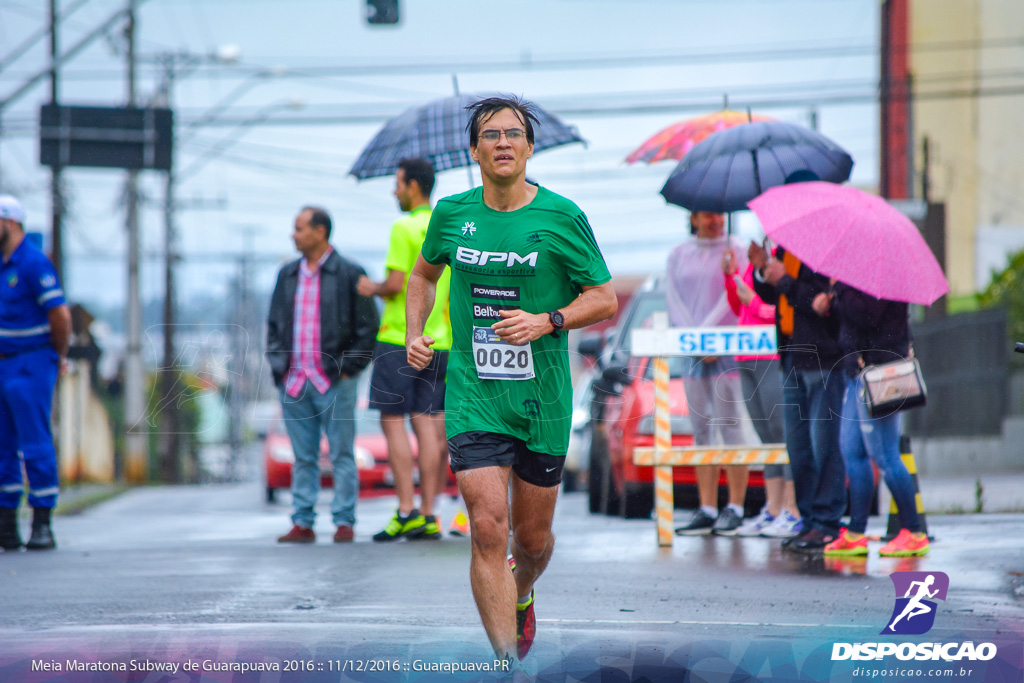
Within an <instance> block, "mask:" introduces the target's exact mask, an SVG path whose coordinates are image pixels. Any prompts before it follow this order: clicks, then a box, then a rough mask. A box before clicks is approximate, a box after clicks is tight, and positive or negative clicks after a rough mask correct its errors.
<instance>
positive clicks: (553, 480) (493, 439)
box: [448, 431, 565, 488]
mask: <svg viewBox="0 0 1024 683" xmlns="http://www.w3.org/2000/svg"><path fill="white" fill-rule="evenodd" d="M448 454H449V457H450V458H451V466H452V472H461V471H463V470H473V469H477V468H479V467H494V466H507V465H511V466H512V471H513V472H515V473H516V474H517V475H518V476H519V478H520V479H522V480H523V481H525V482H526V483H528V484H533V485H534V486H543V487H544V488H551V487H553V486H558V485H559V484H560V483H562V468H563V467H564V466H565V457H564V456H558V455H550V454H548V453H538V452H537V451H531V450H530V449H529V448H527V447H526V442H525V441H523V440H522V439H517V438H516V437H514V436H509V435H507V434H495V433H494V432H480V431H473V432H463V433H462V434H456V435H455V436H453V437H452V438H450V439H448Z"/></svg>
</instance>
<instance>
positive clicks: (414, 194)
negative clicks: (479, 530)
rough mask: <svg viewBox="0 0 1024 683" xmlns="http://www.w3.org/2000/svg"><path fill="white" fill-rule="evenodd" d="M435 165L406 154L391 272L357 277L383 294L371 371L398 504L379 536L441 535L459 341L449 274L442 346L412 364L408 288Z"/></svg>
mask: <svg viewBox="0 0 1024 683" xmlns="http://www.w3.org/2000/svg"><path fill="white" fill-rule="evenodd" d="M433 189H434V167H433V166H431V164H430V162H429V161H427V160H426V159H402V160H401V161H400V162H399V163H398V171H397V172H396V173H395V197H396V198H397V199H398V205H399V207H400V208H401V209H402V211H405V212H408V215H406V216H402V217H401V218H399V219H398V220H396V221H395V223H394V225H392V227H391V239H390V242H389V244H388V254H387V258H386V263H385V264H384V267H385V268H386V269H387V273H388V274H387V278H386V279H385V280H384V282H380V283H376V282H373V281H371V280H370V278H368V277H365V276H364V277H362V278H360V280H359V283H358V284H357V289H358V290H359V293H360V294H362V295H363V296H379V297H382V298H383V299H384V314H383V315H382V316H381V325H380V332H379V333H378V334H377V349H376V351H375V352H374V354H373V375H372V376H371V378H370V407H371V408H374V409H376V410H379V411H380V422H381V428H382V430H383V431H384V437H385V439H387V442H388V461H389V462H390V464H391V471H392V473H393V474H394V477H395V492H396V493H397V494H398V510H397V511H396V512H395V516H394V518H392V520H391V521H390V522H388V525H387V526H386V527H385V528H384V530H383V531H381V532H379V533H377V534H376V535H374V537H373V540H375V541H394V540H397V539H399V538H403V537H404V538H408V539H430V540H437V539H440V538H441V529H440V526H439V525H438V522H437V518H436V516H435V515H434V498H435V497H436V494H437V492H438V489H439V487H440V486H441V485H442V484H441V482H442V481H443V479H442V477H443V474H442V472H444V471H446V470H445V469H444V468H445V466H446V465H447V462H443V461H442V458H441V452H442V446H443V443H444V442H443V441H442V437H441V430H442V429H443V426H444V377H445V372H446V368H447V365H448V350H449V349H450V348H451V346H452V332H451V323H450V322H449V320H448V281H449V278H448V277H444V278H442V279H441V280H439V281H438V286H437V305H436V306H434V310H433V312H432V313H431V315H430V317H429V318H428V319H427V322H426V328H425V331H426V333H427V334H429V335H431V337H432V338H433V339H434V340H435V341H436V348H437V349H438V353H437V354H436V356H435V357H434V359H433V361H432V362H431V363H430V365H429V366H428V367H425V368H423V369H421V370H415V369H413V368H411V367H409V364H408V363H407V362H406V354H405V289H406V283H407V282H408V278H409V273H411V272H412V268H413V265H414V264H415V263H416V258H417V256H418V255H419V253H420V246H421V245H422V244H423V238H424V236H425V235H426V234H427V225H428V224H429V222H430V193H431V191H432V190H433ZM406 415H408V416H409V421H410V422H412V428H413V431H414V432H415V433H416V443H417V448H418V451H419V455H418V461H419V469H420V507H419V508H415V507H413V494H414V486H413V457H412V446H411V444H410V443H409V435H408V433H407V432H406V428H405V416H406Z"/></svg>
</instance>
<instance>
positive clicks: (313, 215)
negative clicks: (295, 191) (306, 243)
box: [302, 206, 331, 239]
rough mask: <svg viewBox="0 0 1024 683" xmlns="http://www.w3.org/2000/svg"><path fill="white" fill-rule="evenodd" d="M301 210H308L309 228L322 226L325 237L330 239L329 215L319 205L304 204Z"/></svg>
mask: <svg viewBox="0 0 1024 683" xmlns="http://www.w3.org/2000/svg"><path fill="white" fill-rule="evenodd" d="M302 210H303V211H309V212H310V215H309V226H310V227H311V228H323V229H324V232H325V233H326V238H327V239H331V216H330V214H328V213H327V212H326V211H325V210H324V209H321V208H320V207H319V206H304V207H302Z"/></svg>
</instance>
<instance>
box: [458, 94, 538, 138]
mask: <svg viewBox="0 0 1024 683" xmlns="http://www.w3.org/2000/svg"><path fill="white" fill-rule="evenodd" d="M466 109H468V110H469V112H470V114H469V123H468V124H466V130H468V131H469V145H470V147H476V143H477V141H478V140H479V138H480V123H481V122H482V121H486V120H488V119H489V118H491V117H492V116H494V115H495V114H497V113H498V112H499V111H501V110H502V109H511V110H512V112H513V113H514V114H515V115H516V118H518V119H519V120H520V122H522V124H523V125H524V126H526V141H527V142H529V143H530V144H531V145H532V144H533V123H536V124H538V125H540V121H538V120H537V114H536V113H535V112H536V107H534V106H533V103H532V102H530V101H529V100H524V99H522V98H520V97H518V96H516V95H508V96H507V97H488V98H487V99H484V100H480V101H479V102H474V103H473V104H471V105H469V106H467V107H466ZM531 122H533V123H531Z"/></svg>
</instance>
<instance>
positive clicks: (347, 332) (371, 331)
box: [267, 206, 380, 543]
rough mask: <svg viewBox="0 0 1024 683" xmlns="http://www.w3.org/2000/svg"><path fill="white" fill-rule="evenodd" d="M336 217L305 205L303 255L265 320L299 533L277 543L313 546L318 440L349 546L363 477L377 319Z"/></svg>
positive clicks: (280, 280) (298, 238)
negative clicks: (362, 406)
mask: <svg viewBox="0 0 1024 683" xmlns="http://www.w3.org/2000/svg"><path fill="white" fill-rule="evenodd" d="M330 238H331V218H330V216H329V215H328V214H327V212H326V211H324V210H323V209H320V208H317V207H309V206H308V207H305V208H303V209H302V211H300V212H299V215H298V216H296V218H295V232H294V233H292V240H293V241H294V242H295V248H296V249H298V250H299V252H300V253H301V254H302V258H300V259H298V260H297V261H293V262H292V263H289V264H288V265H286V266H285V267H284V268H282V269H281V272H280V273H279V274H278V276H277V286H276V287H275V288H274V294H273V296H272V297H271V300H270V315H269V317H268V320H267V362H268V363H269V365H270V368H271V370H272V371H273V373H274V383H275V384H276V385H277V386H278V388H279V389H280V391H281V406H282V412H283V417H284V421H285V428H286V429H287V431H288V438H289V439H291V442H292V449H293V450H294V451H295V464H294V465H293V466H292V505H293V507H294V512H293V514H292V524H293V526H292V529H291V531H289V532H288V533H287V534H285V535H284V536H281V537H280V538H278V539H277V540H278V542H279V543H313V542H314V541H315V540H316V534H314V533H313V522H314V520H315V519H316V512H315V510H314V508H315V506H316V499H317V494H318V493H319V492H320V467H319V462H318V461H319V455H320V434H321V431H323V432H326V433H327V441H328V443H329V444H330V458H331V464H332V466H333V468H334V500H333V502H332V503H331V515H332V517H333V518H334V523H335V525H337V531H336V532H335V534H334V541H335V542H336V543H343V542H347V541H351V540H352V539H353V537H354V533H353V527H354V525H355V521H356V514H355V513H356V497H357V496H358V493H359V475H358V472H357V471H356V462H355V455H354V453H353V444H354V441H355V404H356V383H357V379H356V377H357V376H358V375H359V373H360V372H362V371H363V369H364V368H366V366H367V365H368V364H369V363H370V359H371V358H372V357H373V348H374V344H375V339H376V336H377V327H378V325H379V322H380V321H379V317H378V314H377V308H376V306H375V305H374V303H373V300H372V299H370V298H367V297H364V296H360V295H359V293H358V291H357V290H356V283H357V282H358V280H359V278H360V277H361V276H365V275H366V271H364V270H363V269H362V268H361V267H360V266H358V265H356V264H355V263H352V262H350V261H348V260H346V259H345V258H343V257H342V256H341V255H340V254H338V253H337V252H336V251H334V249H333V248H332V247H331V245H330V243H329V240H330Z"/></svg>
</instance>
